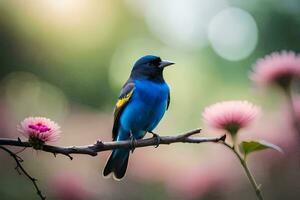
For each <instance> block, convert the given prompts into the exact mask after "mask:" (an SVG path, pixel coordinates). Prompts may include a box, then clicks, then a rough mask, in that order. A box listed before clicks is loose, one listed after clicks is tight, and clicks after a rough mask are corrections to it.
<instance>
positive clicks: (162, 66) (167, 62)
mask: <svg viewBox="0 0 300 200" xmlns="http://www.w3.org/2000/svg"><path fill="white" fill-rule="evenodd" d="M174 64H175V63H173V62H170V61H166V60H163V61H161V62H160V64H159V66H158V67H159V68H165V67H167V66H170V65H174Z"/></svg>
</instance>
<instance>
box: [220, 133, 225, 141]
mask: <svg viewBox="0 0 300 200" xmlns="http://www.w3.org/2000/svg"><path fill="white" fill-rule="evenodd" d="M225 140H226V134H224V135H223V136H222V137H220V138H219V141H222V142H225Z"/></svg>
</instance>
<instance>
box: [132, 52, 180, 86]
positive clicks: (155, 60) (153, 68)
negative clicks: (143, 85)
mask: <svg viewBox="0 0 300 200" xmlns="http://www.w3.org/2000/svg"><path fill="white" fill-rule="evenodd" d="M173 64H175V63H173V62H170V61H163V60H161V58H160V57H158V56H153V55H147V56H143V57H141V58H140V59H138V60H137V61H136V63H135V64H134V66H133V68H132V71H131V77H132V78H137V79H149V80H153V81H163V70H164V68H165V67H167V66H170V65H173Z"/></svg>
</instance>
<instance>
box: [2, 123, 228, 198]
mask: <svg viewBox="0 0 300 200" xmlns="http://www.w3.org/2000/svg"><path fill="white" fill-rule="evenodd" d="M200 131H201V129H195V130H191V131H188V132H186V133H182V134H179V135H177V136H159V139H158V138H156V137H155V136H154V137H152V138H147V139H140V140H136V141H135V142H133V141H130V140H126V141H113V142H102V141H97V142H96V144H92V145H86V146H71V147H59V146H52V145H43V146H42V148H41V149H37V150H41V151H45V152H49V153H53V154H54V155H55V156H56V154H62V155H65V156H68V157H69V158H70V159H71V160H72V159H73V157H72V156H71V154H85V155H90V156H96V155H97V154H98V152H102V151H108V150H112V149H117V148H127V149H135V148H139V147H147V146H156V147H157V146H158V145H161V144H163V145H169V144H173V143H203V142H220V141H222V142H224V141H225V138H226V135H223V136H221V137H210V138H206V137H192V136H193V135H196V134H198V133H200ZM4 145H5V146H17V147H24V148H28V147H29V148H33V147H32V146H31V144H30V143H29V142H28V141H25V142H24V141H21V139H20V138H18V139H8V138H0V149H3V150H4V151H6V152H7V153H9V154H10V155H11V156H12V157H13V158H14V160H15V161H16V163H17V167H16V170H17V171H18V172H19V173H20V171H19V170H21V172H23V174H25V176H26V177H27V178H28V179H30V180H31V181H32V183H33V185H34V187H35V188H36V191H37V194H38V195H39V197H40V198H41V199H42V200H44V199H46V198H45V197H44V196H43V195H42V193H41V191H40V189H39V187H38V185H37V183H36V181H37V180H36V179H35V178H33V177H32V176H30V175H29V174H28V173H27V172H26V170H25V169H24V168H23V166H22V165H21V162H22V161H23V160H22V159H21V158H20V157H19V156H18V155H17V154H16V153H13V152H12V151H10V150H9V149H7V148H6V147H4Z"/></svg>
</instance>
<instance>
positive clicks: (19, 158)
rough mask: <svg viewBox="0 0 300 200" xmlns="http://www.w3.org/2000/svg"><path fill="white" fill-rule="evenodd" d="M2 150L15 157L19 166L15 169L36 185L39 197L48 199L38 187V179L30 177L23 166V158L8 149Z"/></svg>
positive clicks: (0, 147) (1, 147)
mask: <svg viewBox="0 0 300 200" xmlns="http://www.w3.org/2000/svg"><path fill="white" fill-rule="evenodd" d="M0 149H2V150H4V151H6V152H7V153H8V154H9V155H10V156H11V157H13V159H14V160H15V161H16V164H17V166H16V167H15V169H16V170H17V172H18V173H19V174H20V175H21V172H23V174H24V175H25V176H26V177H27V178H28V179H29V180H30V181H31V182H32V183H33V185H34V187H35V189H36V192H37V194H38V195H39V197H40V198H41V199H42V200H44V199H46V197H45V196H44V195H43V194H42V192H41V190H40V188H39V186H38V185H37V179H35V178H33V177H32V176H30V175H29V173H28V172H27V171H26V170H25V169H24V168H23V166H22V165H21V162H23V159H22V158H21V157H19V156H18V155H16V154H15V153H14V152H12V151H10V150H9V149H7V148H6V147H3V146H0ZM20 170H21V171H20Z"/></svg>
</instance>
